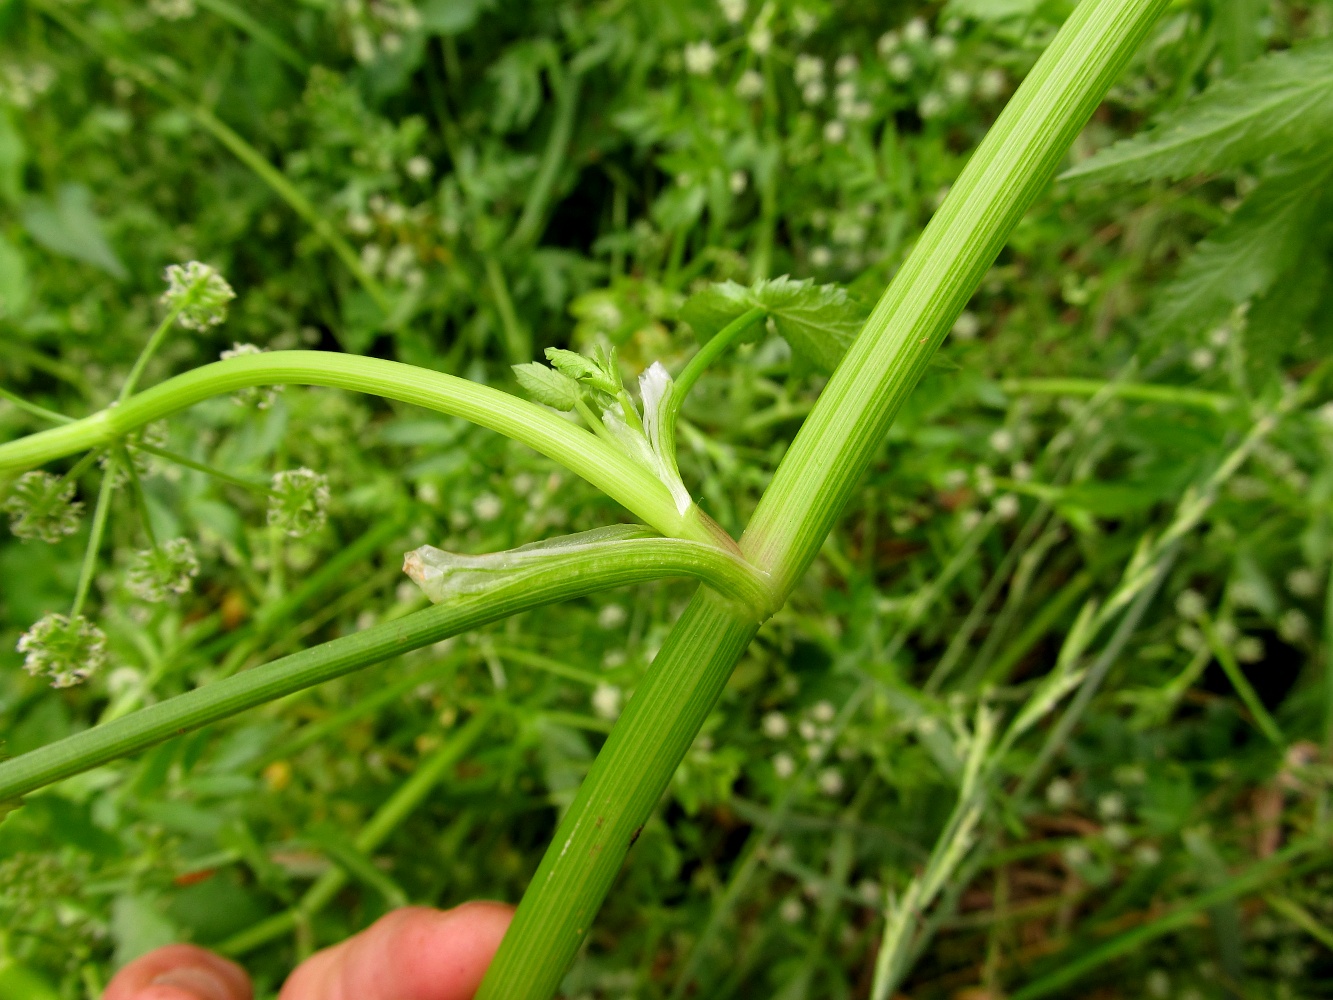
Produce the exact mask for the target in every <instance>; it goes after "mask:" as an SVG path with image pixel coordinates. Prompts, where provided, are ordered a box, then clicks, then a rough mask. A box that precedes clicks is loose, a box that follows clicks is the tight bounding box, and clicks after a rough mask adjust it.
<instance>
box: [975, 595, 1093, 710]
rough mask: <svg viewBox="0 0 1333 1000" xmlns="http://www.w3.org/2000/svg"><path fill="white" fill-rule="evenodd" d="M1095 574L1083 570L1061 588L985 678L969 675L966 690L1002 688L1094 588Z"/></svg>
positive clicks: (988, 668)
mask: <svg viewBox="0 0 1333 1000" xmlns="http://www.w3.org/2000/svg"><path fill="white" fill-rule="evenodd" d="M1092 582H1093V577H1092V574H1091V573H1089V572H1087V571H1086V570H1084V571H1083V572H1081V573H1079V574H1078V575H1076V576H1075V577H1074V578H1073V579H1072V580H1070V581H1069V582H1068V583H1067V584H1065V585H1064V586H1063V587H1062V588H1060V591H1059V593H1057V594H1056V595H1055V596H1054V597H1051V598H1049V599H1047V600H1046V601H1045V602H1044V603H1043V604H1042V606H1041V610H1039V611H1038V612H1037V614H1036V615H1035V616H1034V617H1033V618H1032V620H1031V621H1029V622H1028V624H1027V627H1026V628H1024V629H1023V631H1022V632H1020V633H1019V634H1018V635H1017V636H1016V637H1015V638H1014V641H1013V642H1011V643H1010V644H1009V645H1008V647H1007V648H1006V649H1005V651H1004V652H1003V653H1001V654H1000V655H999V657H998V658H997V659H996V660H995V661H994V662H993V663H991V664H990V665H989V666H988V667H987V668H986V672H985V673H984V674H981V675H980V676H979V677H976V678H974V677H973V676H972V675H971V674H970V673H969V674H968V675H967V679H966V680H965V681H964V685H963V686H964V687H965V688H966V689H968V690H971V689H973V688H975V687H977V686H978V685H979V684H981V685H984V684H986V683H995V684H1003V683H1004V682H1005V679H1006V678H1007V677H1008V676H1009V671H1010V670H1011V669H1012V668H1013V666H1014V664H1016V663H1017V662H1018V661H1019V660H1020V659H1022V657H1023V656H1024V655H1025V654H1026V653H1027V652H1028V650H1030V649H1031V648H1032V647H1033V646H1035V645H1036V643H1037V640H1038V639H1040V638H1041V637H1042V636H1044V635H1045V634H1046V633H1047V632H1048V631H1049V630H1050V629H1051V627H1052V626H1053V625H1054V624H1055V623H1056V622H1057V621H1059V620H1060V618H1061V617H1062V616H1063V615H1064V613H1065V612H1066V611H1068V610H1069V608H1070V606H1071V605H1073V603H1074V602H1075V601H1076V600H1078V599H1079V598H1080V597H1081V596H1083V592H1084V591H1085V590H1087V589H1088V588H1089V587H1091V586H1092Z"/></svg>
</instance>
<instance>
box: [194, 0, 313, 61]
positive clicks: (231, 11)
mask: <svg viewBox="0 0 1333 1000" xmlns="http://www.w3.org/2000/svg"><path fill="white" fill-rule="evenodd" d="M197 2H198V4H199V6H200V7H203V8H204V9H205V10H211V11H212V12H213V13H214V14H216V15H217V16H218V17H220V18H222V19H223V20H224V21H228V22H230V23H231V24H233V25H235V26H236V27H237V28H240V29H241V30H242V31H244V32H245V33H246V34H247V35H249V36H250V37H251V38H253V39H254V40H255V41H256V42H258V43H259V44H260V45H262V46H264V48H266V49H268V50H269V51H270V52H272V53H273V54H274V55H275V56H277V57H278V58H279V59H281V60H282V61H283V62H285V63H286V64H287V65H288V66H290V67H291V68H292V69H294V70H296V72H298V73H300V74H301V75H302V76H304V75H305V74H306V73H309V72H310V64H309V63H308V62H306V59H305V57H304V56H303V55H301V53H299V52H297V51H296V50H295V49H294V48H292V47H291V46H290V45H288V44H287V43H286V42H284V41H283V40H282V39H281V38H279V37H278V36H277V35H276V34H275V33H274V32H272V31H270V30H269V29H268V28H266V27H264V25H262V24H260V23H259V22H258V21H256V20H255V19H254V18H253V17H251V16H250V14H249V13H248V12H247V11H245V10H243V9H241V8H240V7H238V6H236V5H235V4H234V3H232V2H231V0H197Z"/></svg>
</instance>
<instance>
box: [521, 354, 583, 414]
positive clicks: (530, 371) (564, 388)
mask: <svg viewBox="0 0 1333 1000" xmlns="http://www.w3.org/2000/svg"><path fill="white" fill-rule="evenodd" d="M514 378H516V379H518V384H519V385H521V386H522V387H523V391H524V392H526V393H527V394H528V395H529V396H531V397H532V398H533V399H535V400H536V401H537V402H539V403H545V404H546V405H547V406H550V407H552V408H554V409H557V410H565V411H569V410H572V409H574V405H575V404H576V403H577V402H578V400H579V384H578V383H577V382H575V381H574V380H573V379H572V378H570V377H569V376H568V375H566V374H564V373H563V372H558V371H555V370H553V369H551V368H547V367H546V366H545V365H543V364H541V363H539V362H537V361H529V362H528V363H527V364H525V365H514Z"/></svg>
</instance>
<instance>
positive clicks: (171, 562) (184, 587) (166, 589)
mask: <svg viewBox="0 0 1333 1000" xmlns="http://www.w3.org/2000/svg"><path fill="white" fill-rule="evenodd" d="M198 575H199V557H198V556H196V555H195V553H194V546H193V545H191V544H190V540H189V539H188V538H173V539H171V540H170V541H168V542H164V543H163V544H162V545H160V546H158V547H157V548H155V549H144V550H142V551H140V552H137V553H135V556H134V561H133V562H132V563H131V564H130V569H129V572H128V573H127V574H126V576H125V586H126V587H128V588H129V591H130V593H132V594H133V595H134V596H135V597H137V598H139V600H141V601H148V602H149V603H150V604H160V603H162V602H163V601H165V600H168V599H169V598H171V597H173V596H175V597H179V596H180V595H181V594H185V593H188V592H189V590H190V587H191V586H193V583H194V578H195V577H196V576H198Z"/></svg>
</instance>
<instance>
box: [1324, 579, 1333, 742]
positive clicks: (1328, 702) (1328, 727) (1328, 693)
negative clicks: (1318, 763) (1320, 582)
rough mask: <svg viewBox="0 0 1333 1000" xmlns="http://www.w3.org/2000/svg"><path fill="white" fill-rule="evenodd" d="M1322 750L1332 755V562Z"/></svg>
mask: <svg viewBox="0 0 1333 1000" xmlns="http://www.w3.org/2000/svg"><path fill="white" fill-rule="evenodd" d="M1324 748H1325V751H1326V752H1328V753H1333V560H1330V562H1329V567H1328V579H1327V580H1326V581H1325V582H1324Z"/></svg>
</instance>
